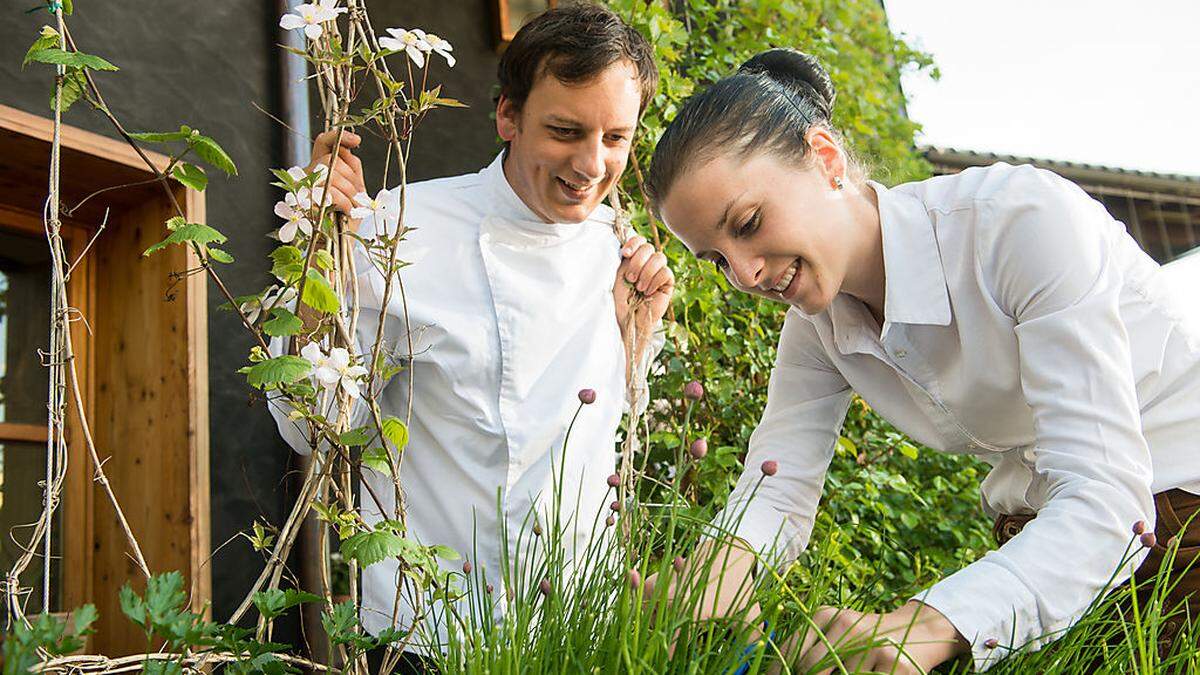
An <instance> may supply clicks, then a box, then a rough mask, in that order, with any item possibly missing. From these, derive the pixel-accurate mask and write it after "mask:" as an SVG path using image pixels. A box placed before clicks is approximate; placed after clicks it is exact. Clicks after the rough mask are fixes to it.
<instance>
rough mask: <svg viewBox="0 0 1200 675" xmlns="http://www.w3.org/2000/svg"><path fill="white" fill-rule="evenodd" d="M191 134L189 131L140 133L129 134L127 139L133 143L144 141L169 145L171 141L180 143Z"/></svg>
mask: <svg viewBox="0 0 1200 675" xmlns="http://www.w3.org/2000/svg"><path fill="white" fill-rule="evenodd" d="M184 128H186V127H184ZM191 134H192V132H191V131H183V130H182V129H181V130H179V131H162V132H158V131H142V132H138V133H136V134H129V137H130V138H132V139H134V140H135V141H144V142H146V143H170V142H171V141H182V140H183V139H185V138H187V137H188V136H190V135H191Z"/></svg>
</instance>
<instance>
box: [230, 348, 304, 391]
mask: <svg viewBox="0 0 1200 675" xmlns="http://www.w3.org/2000/svg"><path fill="white" fill-rule="evenodd" d="M311 371H312V364H311V363H309V362H308V359H304V358H301V357H299V356H291V355H290V354H289V355H285V356H277V357H275V358H273V359H267V360H266V361H263V362H262V363H256V364H254V365H253V366H250V367H249V368H248V369H247V370H246V381H247V382H249V383H250V386H251V387H255V388H257V389H263V388H264V387H268V386H275V385H280V384H291V383H293V382H295V381H297V380H299V379H301V378H303V377H306V376H308V374H309V372H311Z"/></svg>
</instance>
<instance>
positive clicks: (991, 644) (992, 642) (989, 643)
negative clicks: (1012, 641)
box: [983, 638, 1000, 649]
mask: <svg viewBox="0 0 1200 675" xmlns="http://www.w3.org/2000/svg"><path fill="white" fill-rule="evenodd" d="M983 646H984V647H987V648H988V649H995V648H996V647H999V646H1000V641H999V640H997V639H996V638H988V639H986V640H984V641H983Z"/></svg>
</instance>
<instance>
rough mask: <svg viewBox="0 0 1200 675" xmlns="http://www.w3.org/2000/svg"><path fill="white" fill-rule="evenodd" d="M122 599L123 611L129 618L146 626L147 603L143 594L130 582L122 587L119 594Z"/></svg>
mask: <svg viewBox="0 0 1200 675" xmlns="http://www.w3.org/2000/svg"><path fill="white" fill-rule="evenodd" d="M119 598H120V601H121V611H122V612H123V613H124V614H125V616H127V617H129V620H130V621H132V622H134V623H136V624H137V625H139V626H141V627H143V628H145V627H146V603H145V602H144V601H143V600H142V598H141V596H139V595H138V594H137V593H135V592H134V590H133V588H132V587H130V585H129V584H128V583H126V584H125V585H124V586H122V587H121V592H120V594H119Z"/></svg>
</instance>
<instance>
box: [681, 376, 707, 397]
mask: <svg viewBox="0 0 1200 675" xmlns="http://www.w3.org/2000/svg"><path fill="white" fill-rule="evenodd" d="M683 397H684V398H686V399H688V400H689V401H699V400H700V399H702V398H704V385H702V384H700V383H699V382H697V381H696V380H692V381H691V382H688V383H687V384H685V385H683Z"/></svg>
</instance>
